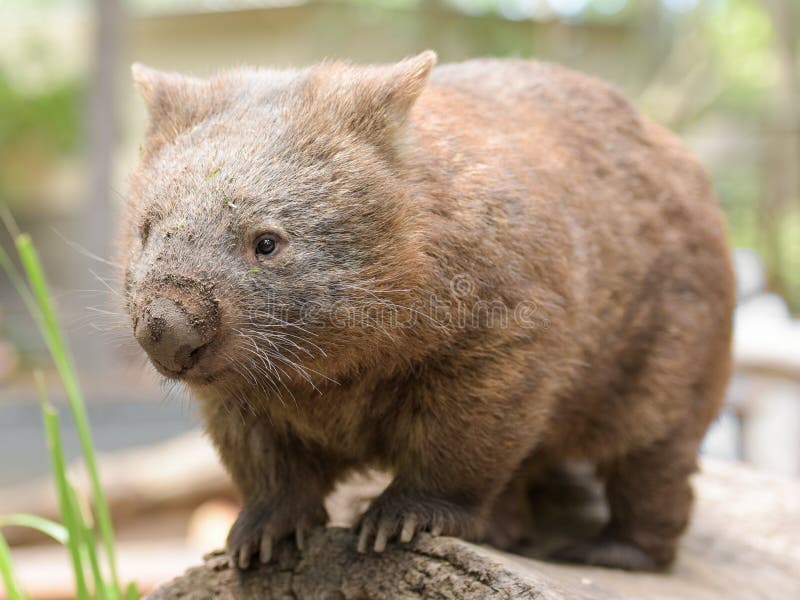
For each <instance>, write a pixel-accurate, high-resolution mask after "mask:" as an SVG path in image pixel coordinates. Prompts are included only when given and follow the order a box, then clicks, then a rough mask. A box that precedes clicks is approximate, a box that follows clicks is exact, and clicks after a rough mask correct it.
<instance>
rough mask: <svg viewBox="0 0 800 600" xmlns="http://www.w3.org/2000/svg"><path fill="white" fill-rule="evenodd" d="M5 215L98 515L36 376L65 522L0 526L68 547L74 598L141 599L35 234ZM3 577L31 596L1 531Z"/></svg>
mask: <svg viewBox="0 0 800 600" xmlns="http://www.w3.org/2000/svg"><path fill="white" fill-rule="evenodd" d="M3 218H4V220H5V223H6V228H7V229H8V230H9V232H11V233H12V236H13V237H14V240H15V246H16V251H17V254H18V257H19V261H20V263H21V265H22V273H21V272H20V271H19V270H18V269H17V267H16V266H15V264H14V262H13V260H12V259H11V257H10V256H9V255H8V253H6V252H5V250H3V249H2V248H1V247H0V266H2V268H3V270H4V271H5V272H6V275H7V276H8V277H9V279H10V280H11V282H12V284H13V285H14V286H15V288H16V289H17V292H18V293H19V294H20V296H21V297H22V300H23V301H24V302H25V305H26V307H27V309H28V312H29V313H30V314H31V317H32V318H33V320H34V321H35V323H36V325H37V328H38V330H39V333H40V334H41V335H42V338H43V339H44V341H45V343H46V344H47V348H48V350H49V351H50V355H51V357H52V359H53V362H54V364H55V366H56V369H57V371H58V374H59V376H60V379H61V383H62V385H63V386H64V390H65V391H66V394H67V398H68V399H69V408H70V411H71V413H72V417H73V420H74V422H75V427H76V429H77V431H78V438H79V439H80V445H81V451H82V455H83V460H84V462H85V464H86V471H87V473H88V477H89V483H90V488H91V504H92V507H93V512H92V514H88V513H89V511H86V512H84V510H83V508H82V504H81V502H80V498H79V496H78V493H77V491H76V488H75V485H74V484H73V483H72V482H71V481H70V479H69V474H68V470H67V463H66V459H65V456H64V449H63V445H62V443H61V427H60V423H59V416H58V412H57V411H56V410H55V408H54V407H53V406H52V405H51V404H50V403H49V402H48V401H47V394H46V391H45V389H44V383H43V379H42V377H41V375H38V376H37V384H38V387H39V395H40V400H41V406H42V418H43V421H44V429H45V436H46V439H47V446H48V449H49V452H50V462H51V466H52V472H53V481H54V484H55V488H56V494H57V497H58V504H59V512H60V517H61V523H56V522H53V521H49V520H47V519H43V518H41V517H37V516H36V515H28V514H17V515H9V516H5V517H2V516H0V528H1V527H4V526H8V525H16V526H24V527H31V528H34V529H37V530H39V531H41V532H43V533H45V534H47V535H49V536H50V537H52V538H53V539H55V540H56V541H58V542H59V543H61V544H62V545H64V546H65V547H66V550H67V553H68V555H69V559H70V563H71V566H72V571H73V575H74V580H75V598H77V599H78V600H90V599H97V600H123V599H124V600H135V599H136V598H138V597H139V594H138V592H137V590H136V587H135V585H134V584H130V585H128V586H127V587H126V588H123V587H122V585H121V583H120V578H119V574H118V571H117V561H116V554H115V547H114V530H113V527H112V524H111V514H110V511H109V508H108V502H107V501H106V497H105V494H104V493H103V488H102V485H101V483H100V473H99V470H98V467H97V458H96V454H95V450H94V443H93V441H92V433H91V427H90V425H89V419H88V416H87V413H86V405H85V402H84V399H83V394H82V392H81V388H80V385H79V383H78V377H77V374H76V371H75V367H74V364H73V361H72V358H71V355H70V353H69V351H68V349H67V344H66V340H65V338H64V336H63V333H62V330H61V327H60V326H59V323H58V319H57V318H56V313H55V310H54V308H53V304H52V302H51V300H50V293H49V289H48V286H47V281H46V279H45V276H44V271H43V269H42V265H41V261H40V260H39V256H38V253H37V252H36V249H35V247H34V245H33V242H32V241H31V239H30V237H29V236H28V235H26V234H20V233H16V227H15V226H14V224H13V221H12V220H11V218H10V216H9V215H7V214H4V215H3ZM98 538H99V542H100V543H99V544H98ZM0 578H2V582H3V585H4V586H5V588H6V594H7V595H8V597H9V600H26V599H27V596H26V595H25V593H24V592H23V590H21V589H20V587H19V584H18V583H17V581H16V578H15V576H14V568H13V564H12V559H11V552H10V550H9V548H8V544H7V543H6V541H5V538H3V536H2V534H0Z"/></svg>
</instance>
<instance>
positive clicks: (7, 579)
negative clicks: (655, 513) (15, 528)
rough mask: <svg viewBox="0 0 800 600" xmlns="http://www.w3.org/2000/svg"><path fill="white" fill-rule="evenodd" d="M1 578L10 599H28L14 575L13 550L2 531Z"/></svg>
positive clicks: (0, 539) (0, 546) (0, 540)
mask: <svg viewBox="0 0 800 600" xmlns="http://www.w3.org/2000/svg"><path fill="white" fill-rule="evenodd" d="M0 579H2V581H3V586H4V587H5V588H6V596H8V600H26V598H27V597H26V596H25V594H23V593H22V590H21V589H20V587H19V584H18V583H17V580H16V578H15V577H14V564H13V563H12V561H11V550H10V549H9V547H8V544H7V543H6V538H4V537H3V534H2V533H0Z"/></svg>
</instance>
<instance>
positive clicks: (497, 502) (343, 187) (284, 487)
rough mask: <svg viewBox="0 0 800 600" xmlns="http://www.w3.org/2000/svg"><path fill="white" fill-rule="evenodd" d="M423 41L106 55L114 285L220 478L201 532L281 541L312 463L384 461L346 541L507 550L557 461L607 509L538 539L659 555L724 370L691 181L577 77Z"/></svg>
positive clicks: (612, 552)
mask: <svg viewBox="0 0 800 600" xmlns="http://www.w3.org/2000/svg"><path fill="white" fill-rule="evenodd" d="M434 62H435V55H434V54H433V53H431V52H425V53H423V54H421V55H419V56H417V57H415V58H411V59H408V60H405V61H402V62H400V63H397V64H393V65H380V66H354V65H350V64H346V63H340V62H329V63H324V64H322V65H319V66H314V67H311V68H308V69H303V70H297V71H270V70H257V69H240V70H234V71H227V72H223V73H221V74H219V75H217V76H215V77H213V78H211V79H208V80H201V79H195V78H189V77H184V76H181V75H177V74H169V73H160V72H156V71H152V70H150V69H147V68H144V67H140V66H135V67H134V77H135V79H136V82H137V85H138V86H139V88H140V90H141V91H142V94H143V96H144V98H145V100H146V102H147V104H148V108H149V111H150V114H151V125H150V129H149V131H148V135H147V140H146V142H145V145H144V149H143V157H142V161H141V164H140V165H139V167H138V168H137V170H136V171H135V172H134V174H133V176H132V179H131V191H130V198H129V202H128V205H127V209H126V219H125V223H124V227H123V240H124V241H123V246H124V247H123V260H122V262H123V263H124V265H125V291H126V300H127V303H128V309H129V311H130V314H131V318H132V324H133V329H134V333H135V335H136V338H137V339H138V340H139V342H140V343H141V345H142V347H143V348H144V349H145V350H146V351H147V352H148V354H149V356H150V358H151V361H152V362H153V364H154V366H155V367H156V369H158V370H159V372H160V373H162V374H163V375H164V376H166V377H170V378H176V379H180V380H182V381H184V382H185V383H187V384H188V386H189V387H190V388H191V390H192V391H193V393H194V395H195V396H196V397H197V399H198V400H199V402H200V404H201V407H202V411H203V413H204V416H205V420H206V427H207V429H208V432H209V434H210V436H211V438H212V440H213V441H214V443H215V444H216V446H217V448H218V450H219V452H220V455H221V457H222V460H223V462H224V463H225V465H226V466H227V468H228V469H229V471H230V472H231V474H232V476H233V478H234V480H235V481H236V483H237V485H238V486H239V489H240V491H241V493H242V496H243V499H244V502H245V507H244V509H243V510H242V513H241V515H240V516H239V519H238V520H237V522H236V524H235V525H234V527H233V528H232V530H231V533H230V536H229V541H228V546H229V551H230V553H231V555H232V556H233V557H234V559H235V560H236V561H237V562H238V564H239V565H240V566H241V567H242V568H247V566H248V565H249V564H250V562H251V559H252V557H253V556H258V557H260V559H261V560H262V561H269V560H271V557H272V548H273V544H274V542H275V541H276V540H278V539H280V538H283V537H285V536H288V535H291V534H293V535H295V536H296V539H297V543H298V545H300V546H301V547H302V545H303V536H304V532H305V531H306V529H307V528H308V527H310V526H313V525H316V524H322V523H324V522H325V521H326V518H327V517H326V514H325V510H324V508H323V500H324V499H325V496H326V495H327V494H328V493H329V492H330V490H331V489H332V487H333V486H334V484H335V483H336V482H337V481H338V480H339V479H341V478H342V477H343V476H345V475H346V474H347V473H348V472H350V471H352V470H356V469H362V468H365V467H369V466H372V467H378V468H383V469H387V470H389V471H391V472H392V473H393V475H394V480H393V482H392V483H391V485H390V486H389V487H388V488H387V489H386V490H385V491H384V492H383V494H382V495H381V496H380V497H378V498H377V499H376V500H375V501H374V502H373V503H372V505H371V506H370V508H369V509H368V510H367V511H366V512H365V514H364V515H363V516H362V517H361V519H360V521H359V523H358V524H357V529H358V532H359V540H358V549H359V550H360V551H366V550H367V549H368V548H372V549H374V550H375V551H378V552H380V551H382V550H383V549H384V548H385V547H386V545H387V543H389V542H391V541H392V540H398V541H400V542H407V541H410V540H411V539H412V538H413V537H414V535H415V534H416V532H418V531H431V532H433V533H434V534H446V535H456V536H462V537H466V538H478V539H480V538H483V539H488V540H489V541H490V542H492V543H494V544H496V545H499V546H501V547H505V548H511V547H514V546H515V545H516V544H518V543H519V542H520V541H521V540H522V539H523V538H524V537H525V535H526V526H527V524H528V523H529V521H530V519H531V518H532V515H530V514H529V511H528V510H527V508H526V506H527V504H526V503H527V499H526V496H525V493H524V491H525V490H529V489H532V488H533V487H534V486H535V484H536V482H537V480H538V479H539V478H541V477H544V476H545V473H547V469H548V467H550V466H552V465H554V464H559V463H561V462H563V461H565V460H582V461H589V462H591V463H593V464H595V465H596V466H597V469H598V473H599V474H600V475H601V476H602V477H603V479H604V480H605V483H606V495H607V498H608V502H609V506H610V509H611V519H610V522H609V523H608V525H607V526H606V527H605V529H604V530H603V531H602V532H601V534H600V535H599V536H598V537H597V538H595V539H592V540H591V541H590V542H587V543H585V544H581V545H579V546H573V547H570V548H566V549H564V550H563V551H562V552H561V553H560V556H561V557H562V558H565V559H569V560H578V561H582V562H588V563H591V564H599V565H606V566H616V567H623V568H629V569H655V568H661V567H664V566H666V565H668V564H669V563H670V562H671V561H672V560H673V558H674V555H675V549H676V543H677V540H678V538H679V536H680V534H681V532H682V531H683V530H684V528H685V527H686V524H687V521H688V516H689V511H690V504H691V491H690V488H689V483H688V477H689V475H690V474H691V472H692V471H693V470H694V468H695V454H696V451H697V448H698V445H699V442H700V440H701V438H702V436H703V434H704V432H705V430H706V428H707V427H708V424H709V423H710V421H711V420H712V419H713V417H714V415H715V414H716V411H717V409H718V407H719V405H720V403H721V401H722V398H723V393H724V389H725V385H726V381H727V377H728V371H729V346H730V334H731V313H732V309H733V303H734V300H733V278H732V274H731V267H730V261H729V251H728V247H727V244H726V241H725V237H724V232H723V225H722V219H721V216H720V211H719V209H718V207H717V206H716V203H715V201H714V199H713V196H712V193H711V191H710V188H709V185H708V182H707V180H706V177H705V175H704V174H703V172H702V169H701V168H700V167H699V166H698V165H697V163H696V161H695V160H694V159H693V158H692V157H691V156H690V155H689V154H688V153H687V151H686V150H685V149H684V147H683V146H682V144H680V143H679V142H678V141H677V140H676V139H675V138H674V137H673V136H671V135H670V134H669V133H667V132H665V131H664V130H662V129H661V128H659V127H658V126H656V125H654V124H652V123H650V122H649V121H647V120H646V119H644V118H642V117H640V116H639V115H638V114H637V113H636V112H635V111H634V110H633V109H632V108H631V106H630V105H629V104H628V103H627V102H626V101H625V100H624V99H623V98H621V97H620V96H619V94H618V93H617V92H615V91H614V90H613V89H611V88H609V87H608V86H606V85H605V84H603V83H600V82H598V81H596V80H593V79H590V78H587V77H585V76H582V75H579V74H576V73H573V72H570V71H567V70H565V69H562V68H559V67H556V66H552V65H546V64H541V63H536V62H530V61H505V60H477V61H471V62H466V63H462V64H454V65H445V66H442V67H438V68H436V69H433V66H434ZM520 490H523V493H519V491H520ZM512 514H513V515H514V518H515V519H516V522H514V523H509V519H508V516H509V515H512Z"/></svg>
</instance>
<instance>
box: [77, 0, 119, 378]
mask: <svg viewBox="0 0 800 600" xmlns="http://www.w3.org/2000/svg"><path fill="white" fill-rule="evenodd" d="M92 6H93V31H92V44H91V46H90V52H91V53H92V54H91V56H90V57H89V58H90V61H89V62H90V75H89V84H88V88H87V99H86V105H85V110H86V118H85V123H86V150H87V153H86V154H87V179H86V181H87V197H86V202H85V204H84V207H85V208H84V211H83V213H82V214H81V215H80V217H79V219H78V223H77V224H76V233H77V236H76V239H77V240H78V242H79V243H80V244H81V245H82V246H83V247H84V248H86V249H87V250H88V251H89V252H90V253H92V254H95V255H97V256H99V257H101V258H103V259H107V260H110V259H111V258H112V257H111V254H112V250H111V242H110V241H111V239H112V237H113V236H112V233H111V232H112V231H113V228H114V224H113V219H112V212H113V211H112V192H113V190H112V187H111V182H112V178H113V164H114V163H113V159H114V153H115V150H116V148H115V146H116V127H117V111H116V100H117V94H116V89H115V88H116V81H117V69H118V67H119V52H120V41H121V40H120V33H121V30H122V17H123V14H122V9H121V2H120V0H93V2H92ZM112 271H113V269H112V268H111V267H110V265H108V264H105V263H103V262H100V261H97V260H94V259H92V258H90V257H89V256H83V257H82V259H81V262H80V264H79V269H78V274H79V279H80V285H75V286H73V288H74V289H81V288H82V289H96V290H102V289H103V288H104V284H103V283H101V282H99V281H97V279H96V278H95V275H93V274H92V273H95V274H96V275H97V277H101V278H103V279H104V280H105V279H107V278H108V277H109V276H110V275H113V272H112ZM105 295H106V294H104V293H101V295H100V297H105ZM79 335H80V338H81V339H76V340H75V345H76V347H79V348H80V352H79V354H78V356H76V359H77V360H78V361H79V363H82V364H80V366H81V367H84V368H91V369H92V371H94V372H97V371H99V370H102V369H105V368H107V367H108V366H109V365H110V360H111V357H110V355H109V352H108V348H107V345H106V344H105V343H104V342H103V339H102V338H101V337H100V336H99V335H96V334H95V333H94V332H92V331H90V330H86V331H82V332H79Z"/></svg>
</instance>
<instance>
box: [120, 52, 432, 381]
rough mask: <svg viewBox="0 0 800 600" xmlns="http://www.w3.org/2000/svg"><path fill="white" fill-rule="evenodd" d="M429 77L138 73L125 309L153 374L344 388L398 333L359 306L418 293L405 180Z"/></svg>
mask: <svg viewBox="0 0 800 600" xmlns="http://www.w3.org/2000/svg"><path fill="white" fill-rule="evenodd" d="M435 60H436V57H435V55H434V53H433V52H425V53H423V54H420V55H419V56H417V57H415V58H412V59H407V60H405V61H402V62H400V63H397V64H393V65H385V66H364V67H358V66H353V65H349V64H344V63H323V64H321V65H318V66H315V67H311V68H308V69H304V70H296V71H295V70H287V71H272V70H255V69H240V70H234V71H227V72H224V73H222V74H220V75H218V76H215V77H213V78H211V79H208V80H202V79H197V78H191V77H186V76H182V75H178V74H174V73H163V72H158V71H154V70H152V69H149V68H146V67H143V66H140V65H134V66H133V77H134V80H135V83H136V85H137V87H138V88H139V91H140V92H141V94H142V96H143V97H144V100H145V102H146V104H147V107H148V110H149V114H150V126H149V130H148V133H147V136H146V141H145V143H144V145H143V147H142V157H141V162H140V164H139V166H138V167H137V169H136V170H135V172H134V173H133V175H132V178H131V186H130V194H129V198H128V202H127V205H126V209H125V219H124V224H123V232H122V245H123V252H124V255H123V260H122V262H123V264H124V280H125V298H126V302H127V308H128V311H129V313H130V316H131V320H132V325H133V330H134V335H135V337H136V339H137V340H138V341H139V343H140V344H141V346H142V347H143V348H144V350H145V351H146V352H147V353H148V355H149V357H150V359H151V361H152V363H153V364H154V366H155V367H156V369H157V370H158V371H159V372H161V373H162V374H163V375H165V376H167V377H171V378H179V379H183V380H185V381H186V382H188V383H190V384H194V385H206V384H209V383H211V382H213V381H218V380H222V379H224V380H227V381H230V380H231V379H233V380H241V381H242V382H243V383H244V382H246V381H247V380H248V379H251V378H252V379H253V380H254V381H256V380H258V383H263V380H268V382H275V381H276V380H279V379H282V378H283V377H287V378H292V377H302V378H311V377H310V374H311V373H316V372H320V373H322V374H323V375H325V376H329V377H333V376H336V374H337V373H341V372H343V371H344V370H346V369H348V368H351V367H352V365H354V364H355V363H356V362H363V361H365V360H366V361H368V360H370V359H371V357H374V356H375V351H374V350H375V348H377V347H378V346H379V345H380V346H384V347H385V346H386V336H387V335H388V336H389V337H392V336H394V335H395V334H399V332H392V331H389V330H388V329H387V327H386V324H385V323H384V322H383V320H382V319H383V317H382V316H381V315H376V314H375V313H374V312H370V311H369V310H366V307H368V306H369V307H371V308H372V309H374V308H375V307H376V306H377V307H392V306H395V307H396V306H401V305H403V306H405V305H407V304H408V303H409V302H410V298H409V294H410V293H411V292H410V291H409V290H414V289H418V288H419V286H420V285H422V280H423V279H424V277H425V273H426V266H425V265H426V254H425V252H424V251H423V249H422V247H421V244H420V240H419V239H417V238H418V236H419V230H418V228H417V227H416V226H415V219H419V218H420V217H419V215H418V214H417V211H415V209H414V202H413V201H412V199H411V196H412V191H411V185H412V184H411V183H409V178H408V176H407V173H406V172H405V170H404V167H403V164H404V161H405V160H406V158H407V156H409V153H413V143H411V139H412V137H413V131H411V128H410V126H409V119H408V115H409V111H410V110H411V109H412V106H413V105H414V103H415V101H416V99H417V97H418V96H419V95H420V93H421V92H422V91H423V89H424V87H425V84H426V80H427V76H428V73H429V72H430V70H431V68H432V67H433V65H434V63H435ZM343 315H344V316H345V317H346V322H345V321H343V320H342V317H343ZM354 316H355V318H353V317H354ZM378 338H381V340H380V341H378Z"/></svg>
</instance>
